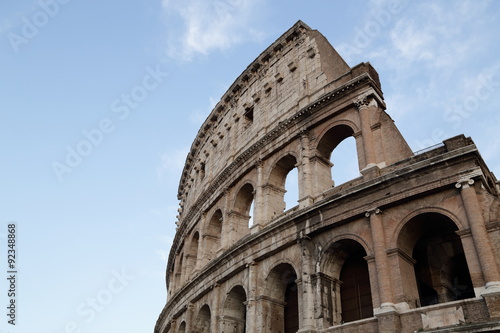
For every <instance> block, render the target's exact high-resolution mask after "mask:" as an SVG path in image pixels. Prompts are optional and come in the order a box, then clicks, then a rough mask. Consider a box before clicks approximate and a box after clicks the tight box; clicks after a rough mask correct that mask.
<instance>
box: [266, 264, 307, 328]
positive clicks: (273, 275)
mask: <svg viewBox="0 0 500 333" xmlns="http://www.w3.org/2000/svg"><path fill="white" fill-rule="evenodd" d="M296 280H297V272H296V270H295V269H294V268H293V266H292V265H291V264H289V263H280V264H278V265H276V266H274V267H273V269H271V271H270V272H269V274H268V275H267V277H266V285H265V295H266V296H267V297H269V301H268V302H267V304H265V308H266V309H267V310H268V311H266V313H265V316H266V319H265V325H266V327H270V328H271V330H270V331H271V332H284V333H295V332H297V331H298V330H299V293H298V286H297V282H296Z"/></svg>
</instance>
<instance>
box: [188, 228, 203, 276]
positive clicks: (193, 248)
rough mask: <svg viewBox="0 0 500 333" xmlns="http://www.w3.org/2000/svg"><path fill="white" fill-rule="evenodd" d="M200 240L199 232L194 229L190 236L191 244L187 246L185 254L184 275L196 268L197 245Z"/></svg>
mask: <svg viewBox="0 0 500 333" xmlns="http://www.w3.org/2000/svg"><path fill="white" fill-rule="evenodd" d="M199 242H200V234H199V233H198V231H196V232H195V233H194V234H193V237H191V245H190V247H189V252H188V254H187V256H186V259H187V272H186V276H189V275H190V274H191V273H192V272H193V271H194V270H196V268H197V263H198V246H199Z"/></svg>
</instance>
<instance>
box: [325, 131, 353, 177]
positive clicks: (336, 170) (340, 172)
mask: <svg viewBox="0 0 500 333" xmlns="http://www.w3.org/2000/svg"><path fill="white" fill-rule="evenodd" d="M357 154H358V153H357V150H356V140H355V139H354V137H352V136H350V137H347V138H345V139H344V140H342V141H341V142H340V143H339V144H338V145H337V147H335V149H334V150H333V151H332V156H331V158H330V162H331V163H332V178H333V180H334V181H335V185H337V186H338V185H340V184H343V183H345V182H348V181H349V180H352V179H354V178H357V177H359V176H360V173H359V165H358V155H357Z"/></svg>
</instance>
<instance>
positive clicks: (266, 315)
mask: <svg viewBox="0 0 500 333" xmlns="http://www.w3.org/2000/svg"><path fill="white" fill-rule="evenodd" d="M255 303H256V307H257V308H258V314H259V316H258V317H257V318H254V319H255V321H256V327H255V331H249V332H255V333H275V332H283V331H284V326H285V325H284V318H283V315H284V312H285V311H284V308H285V303H284V302H281V301H278V300H276V299H272V298H270V297H267V296H258V297H257V298H256V300H255ZM249 320H251V319H249Z"/></svg>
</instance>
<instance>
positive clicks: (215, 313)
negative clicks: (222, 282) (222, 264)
mask: <svg viewBox="0 0 500 333" xmlns="http://www.w3.org/2000/svg"><path fill="white" fill-rule="evenodd" d="M220 292H221V291H220V287H219V285H218V284H215V285H214V286H213V288H212V295H213V297H212V307H211V308H210V315H211V316H212V318H211V323H210V324H211V325H210V326H211V327H210V331H211V332H212V333H214V332H218V329H219V327H220V326H219V325H220V324H219V318H220V315H221V313H220V312H221V310H220V309H221V308H222V306H221V304H220Z"/></svg>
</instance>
